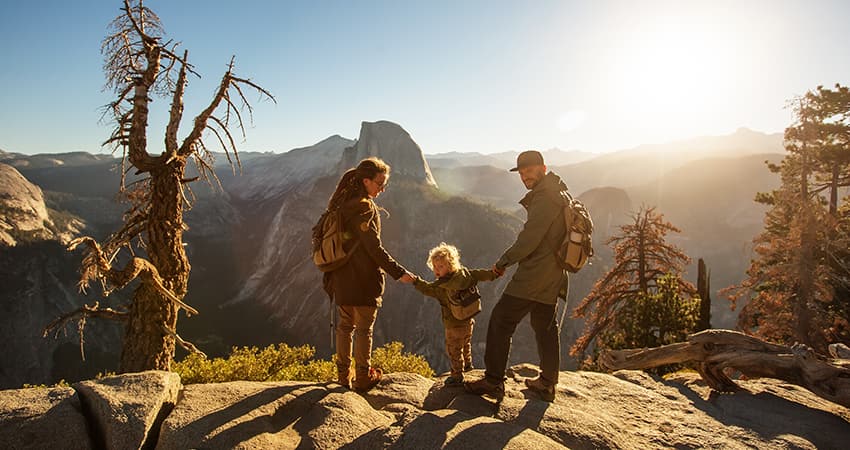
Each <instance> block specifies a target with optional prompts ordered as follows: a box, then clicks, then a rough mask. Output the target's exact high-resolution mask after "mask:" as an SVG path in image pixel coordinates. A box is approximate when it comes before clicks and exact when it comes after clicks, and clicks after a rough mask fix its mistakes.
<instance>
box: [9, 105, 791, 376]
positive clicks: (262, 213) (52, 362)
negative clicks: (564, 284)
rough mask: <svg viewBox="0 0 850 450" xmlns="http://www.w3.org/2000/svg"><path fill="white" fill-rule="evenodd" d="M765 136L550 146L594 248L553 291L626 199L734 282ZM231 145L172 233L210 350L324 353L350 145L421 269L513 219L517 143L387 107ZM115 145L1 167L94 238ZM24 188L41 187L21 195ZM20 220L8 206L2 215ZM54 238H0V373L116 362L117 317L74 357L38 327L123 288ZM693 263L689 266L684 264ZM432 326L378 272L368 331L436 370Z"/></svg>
mask: <svg viewBox="0 0 850 450" xmlns="http://www.w3.org/2000/svg"><path fill="white" fill-rule="evenodd" d="M781 152H782V148H781V136H780V135H766V134H762V133H757V132H753V131H750V130H745V129H742V130H738V131H737V132H736V133H734V134H732V135H729V136H722V137H712V138H700V139H694V140H689V141H681V142H678V143H671V144H665V145H658V146H642V147H638V148H635V149H631V150H628V151H621V152H614V153H610V154H604V155H598V156H593V155H589V154H586V153H580V152H562V151H559V150H550V151H547V152H544V155H545V157H546V158H547V160H550V161H552V163H551V164H549V167H550V169H552V170H554V171H555V172H557V173H559V174H560V175H561V176H562V177H563V178H564V179H565V180H566V182H567V184H568V186H569V187H570V190H571V191H572V192H573V194H574V195H576V196H578V197H579V198H580V199H582V200H583V201H584V202H585V203H586V204H587V206H588V208H589V210H590V211H591V214H592V215H593V217H594V220H595V223H596V232H595V235H594V239H595V243H596V250H597V256H595V257H594V259H593V261H592V265H591V266H589V267H587V268H586V269H584V270H583V271H582V272H581V273H579V274H577V275H575V276H573V278H572V282H571V295H570V303H569V308H570V309H571V308H572V307H573V306H574V305H575V304H577V303H578V302H579V301H580V300H581V298H583V296H584V295H586V293H587V292H589V290H590V288H591V286H592V285H593V283H594V282H595V280H596V279H597V278H598V277H600V276H601V275H603V274H604V273H605V271H607V269H608V268H609V267H610V264H611V261H612V255H611V251H610V249H608V248H607V247H606V246H605V245H604V242H605V240H606V238H607V237H609V236H611V235H613V234H615V233H616V232H617V231H618V226H620V225H622V224H624V223H626V222H628V221H629V220H630V218H629V216H630V214H632V213H634V212H635V211H636V209H637V208H638V207H639V206H640V205H641V204H647V205H656V206H657V207H658V209H659V211H660V212H662V213H664V214H665V217H666V218H667V219H668V220H670V221H672V222H673V223H674V224H675V225H677V226H679V227H680V228H682V233H681V234H678V235H672V236H671V240H672V241H673V242H674V243H676V244H677V245H680V246H682V247H683V248H684V249H685V251H686V252H687V253H688V254H689V255H690V256H692V257H693V258H694V259H696V258H699V257H702V258H705V260H706V262H707V264H708V266H709V268H710V269H711V270H712V289H713V290H715V291H716V290H718V289H720V288H723V287H725V286H727V285H729V284H732V283H735V282H739V281H740V280H741V279H742V277H743V275H744V270H745V269H746V266H747V265H748V263H749V259H750V253H751V252H750V245H751V244H750V242H751V240H752V238H753V236H755V234H756V233H758V231H759V230H760V229H761V218H762V217H763V213H764V209H763V207H762V206H760V205H758V204H756V203H754V202H753V201H752V199H753V197H754V196H755V194H756V192H759V191H766V190H770V189H772V188H774V187H775V186H776V185H777V184H778V180H777V179H776V177H775V175H773V174H771V173H770V172H769V171H768V170H767V169H766V168H765V166H764V161H765V160H769V161H773V162H776V161H778V160H780V159H781V158H782V154H781ZM240 155H241V158H240V159H241V161H242V167H241V174H240V173H239V172H240V171H239V170H237V171H235V173H234V172H233V171H231V170H230V169H229V167H228V166H227V165H226V159H225V158H224V157H223V156H224V155H220V156H221V157H219V158H217V168H218V174H219V178H220V179H221V183H222V187H223V189H217V188H211V187H209V186H206V185H202V184H199V183H198V184H197V185H195V186H192V188H193V189H192V193H193V194H194V198H195V201H194V205H193V207H192V209H191V210H189V211H188V212H187V214H186V221H187V224H188V226H189V230H188V231H187V232H186V233H185V235H184V238H185V241H186V248H187V253H188V255H189V258H190V262H191V264H192V272H191V276H190V282H189V293H188V295H187V297H186V301H187V303H189V304H190V305H192V306H194V307H195V308H197V309H198V310H200V312H201V314H200V315H198V316H195V317H192V318H189V319H186V318H182V319H181V320H180V322H179V324H178V331H179V332H180V334H181V336H182V337H183V338H185V339H187V340H190V341H193V342H194V343H195V344H197V345H198V346H199V347H201V348H202V349H203V350H204V351H206V352H207V353H208V354H210V355H211V356H218V355H223V354H226V353H227V352H228V350H229V348H230V347H231V346H234V345H268V344H271V343H276V342H281V341H284V342H287V343H289V344H291V345H299V344H310V345H313V346H315V347H316V349H317V354H318V356H322V357H326V356H329V355H330V354H331V353H332V348H331V329H330V327H331V315H330V313H329V312H330V311H331V309H330V305H329V302H328V300H327V297H326V296H325V294H324V293H323V291H322V289H321V275H320V273H319V272H318V271H317V270H316V269H315V267H313V266H312V263H311V262H310V260H309V237H308V236H309V235H310V228H311V227H312V225H313V224H314V223H315V221H316V219H317V217H318V216H319V215H320V213H321V212H322V210H323V209H324V207H325V204H326V202H327V199H328V197H329V196H330V194H331V192H332V191H333V189H334V187H335V184H336V181H337V180H338V179H339V177H340V175H341V174H342V173H343V172H344V171H345V170H346V169H347V168H349V167H352V166H353V165H355V164H356V163H357V161H359V160H360V159H362V158H363V157H366V156H379V157H381V158H383V159H385V160H386V161H387V162H388V163H389V164H390V165H391V166H392V167H393V170H392V176H391V181H390V184H389V188H388V190H387V191H386V192H385V193H384V194H382V195H381V196H380V197H379V198H378V203H379V204H380V205H381V206H382V207H383V208H385V209H386V210H387V211H388V215H387V216H385V217H384V218H383V224H384V233H383V240H384V244H385V246H386V247H387V249H388V250H389V252H390V253H391V254H392V255H394V256H395V257H396V259H397V260H398V261H399V262H400V263H402V264H403V265H405V266H406V267H407V268H408V269H410V270H411V271H414V272H416V273H418V274H420V275H421V276H423V277H424V278H431V277H432V276H433V275H429V271H428V269H427V267H426V266H425V259H426V257H427V252H428V250H429V249H430V248H431V247H433V246H435V245H437V244H438V243H439V242H441V241H446V242H450V243H453V244H455V245H457V246H458V247H459V248H460V249H461V252H462V261H463V263H464V264H465V265H467V266H468V267H490V266H491V265H492V263H493V262H494V261H495V260H496V259H497V258H498V256H499V255H500V254H501V252H502V251H504V249H505V248H507V247H508V246H509V245H510V244H511V242H513V239H514V238H515V236H516V234H517V233H518V231H519V230H520V228H521V226H522V222H523V219H524V212H523V211H522V209H521V207H520V206H519V205H518V204H517V201H518V200H519V199H520V198H521V197H522V196H523V195H524V194H525V192H526V191H525V189H524V187H523V186H522V184H521V182H520V181H519V179H518V177H517V176H516V174H514V173H511V172H508V171H507V168H508V167H511V166H513V164H512V163H513V161H512V160H513V159H514V158H515V155H516V153H515V152H509V153H506V154H498V155H484V156H482V155H477V154H466V153H452V154H441V155H424V154H423V153H422V151H421V149H420V148H419V146H418V145H417V144H416V142H414V141H413V139H412V138H411V137H410V135H409V133H407V131H405V130H404V129H403V128H402V127H401V126H399V125H398V124H395V123H392V122H388V121H379V122H363V124H362V126H361V131H360V135H359V136H358V137H357V139H347V138H344V137H341V136H338V135H334V136H330V137H328V138H326V139H323V140H321V141H319V142H318V143H317V144H315V145H313V146H310V147H305V148H299V149H294V150H291V151H289V152H286V153H283V154H275V153H246V154H240ZM119 162H120V161H119V160H118V159H117V158H113V157H111V156H106V155H90V154H86V153H64V154H62V153H60V154H52V155H33V156H27V155H20V154H15V153H8V152H3V153H0V167H5V168H4V169H3V170H4V171H5V172H8V173H11V171H15V173H18V174H19V175H20V176H21V178H22V179H25V180H26V181H27V183H29V184H31V185H33V186H34V187H37V188H38V189H40V190H41V191H42V192H43V195H42V199H41V200H40V202H41V204H43V205H44V208H45V209H44V211H46V214H47V216H46V219H47V221H50V222H52V223H54V224H56V223H61V224H72V225H73V228H72V229H69V230H72V231H73V232H72V233H70V235H76V234H88V235H92V236H94V237H96V238H99V239H102V238H103V237H105V236H107V235H108V234H109V233H110V232H112V231H115V230H116V229H117V228H118V226H119V223H120V220H121V213H122V211H123V208H124V206H125V205H123V204H121V203H120V202H119V200H118V199H117V198H116V192H117V188H118V183H119V179H120V168H119V167H120V165H119ZM4 165H5V166H4ZM0 173H2V172H0ZM27 189H29V188H27ZM24 191H25V189H24V188H18V189H15V192H19V193H24ZM27 192H28V191H27ZM31 197H32V199H31V200H32V201H33V202H35V204H37V203H39V200H38V199H37V198H36V197H37V196H36V195H34V194H33V195H32V196H31ZM27 198H29V197H27ZM4 202H5V203H4ZM7 203H8V199H7V197H5V196H4V197H2V198H0V206H2V205H3V204H7ZM7 217H8V216H7V215H5V214H4V219H6V218H7ZM47 221H45V220H42V223H47ZM22 226H23V225H22V224H20V223H11V224H9V225H8V228H9V229H12V230H17V229H18V228H20V227H22ZM16 227H17V228H16ZM53 227H54V228H56V227H57V226H56V225H53ZM59 234H60V235H61V234H62V233H59ZM66 234H67V233H66ZM65 240H66V238H62V237H60V236H59V235H57V234H56V233H54V234H53V235H50V236H47V235H45V236H43V237H39V238H38V239H36V240H34V241H31V242H30V241H28V242H24V243H19V242H17V241H16V243H15V244H14V245H11V244H10V243H7V244H6V245H5V246H4V247H2V248H0V276H1V277H3V278H4V279H5V280H6V281H4V283H3V288H2V291H0V304H2V305H3V306H4V311H5V312H6V314H4V316H3V318H2V320H3V322H4V325H3V330H9V331H8V332H4V333H3V335H4V337H6V338H7V339H13V342H15V345H13V347H12V350H11V351H9V352H7V353H5V354H4V356H3V357H2V364H0V367H3V371H2V373H0V387H18V386H20V385H21V384H22V383H25V382H26V383H47V382H54V381H55V380H58V379H60V378H65V379H71V380H73V379H83V378H85V377H91V376H92V375H94V374H96V373H97V372H101V371H105V370H114V369H115V365H116V364H117V353H118V352H119V351H120V345H119V341H120V328H119V327H117V326H116V325H114V324H112V325H94V328H92V331H91V332H90V333H89V332H87V334H86V340H85V346H84V348H85V350H86V353H87V360H88V361H89V362H88V363H83V362H81V361H80V358H79V343H78V337H77V335H76V334H77V332H76V327H72V326H69V327H68V335H67V336H60V339H58V340H51V339H43V338H42V337H41V335H40V329H41V328H42V327H43V326H44V325H46V324H47V323H48V322H49V321H50V320H52V319H54V318H55V317H56V316H57V315H58V314H60V313H61V312H66V311H69V310H71V309H74V308H76V307H78V306H79V305H81V304H83V303H91V302H93V301H100V302H101V303H102V304H109V305H111V306H118V305H119V304H120V303H121V301H126V299H127V298H128V296H129V293H130V292H131V288H128V289H126V290H125V292H122V293H117V294H113V296H114V297H115V298H114V299H113V298H112V296H111V297H110V298H101V296H100V295H99V294H98V292H97V291H91V292H89V294H88V295H87V296H83V295H81V294H78V293H76V292H75V288H74V285H75V282H76V273H75V272H76V270H77V268H78V264H79V258H80V255H79V253H73V254H68V253H66V252H63V251H62V243H63V242H65ZM692 267H695V264H692ZM694 271H695V269H690V270H689V272H688V276H689V278H690V279H692V280H693V279H695V276H696V275H695V273H694ZM509 275H510V272H509V273H508V276H509ZM12 280H14V283H12V282H11V281H12ZM507 280H508V277H503V278H501V279H499V280H497V281H495V282H492V283H484V284H482V285H481V288H482V296H483V299H484V311H483V312H482V313H481V314H480V315H479V316H478V318H477V326H476V330H475V333H474V336H473V342H474V348H473V354H474V357H475V364H476V365H478V366H481V365H482V358H483V350H484V338H485V335H486V324H487V320H488V319H489V314H490V311H491V310H492V307H493V305H494V304H495V301H496V299H497V298H498V295H499V294H500V292H501V290H502V289H503V288H504V285H505V284H506V282H507ZM713 297H714V299H715V300H714V304H713V305H712V314H713V317H714V322H713V324H714V325H715V326H725V327H732V326H734V319H735V313H734V312H732V311H730V310H729V308H728V306H726V304H725V302H724V301H723V300H722V299H719V297H718V296H717V295H714V296H713ZM563 308H564V306H563V305H561V306H560V307H559V310H560V311H562V310H563ZM92 322H95V321H90V326H92ZM580 326H581V322H580V321H577V320H567V321H566V322H565V324H564V327H563V331H562V336H561V338H562V348H563V349H564V352H565V351H566V348H568V347H569V345H570V344H571V342H572V341H573V340H574V339H575V338H576V337H577V336H578V334H579V333H580V331H581V330H580ZM442 333H443V331H442V328H441V322H440V317H439V306H438V304H437V303H436V302H435V301H433V300H432V299H428V298H424V297H423V296H421V295H419V294H418V293H416V292H415V291H414V290H413V289H411V288H410V287H408V286H405V285H401V284H400V283H396V282H393V281H391V280H390V281H388V285H387V290H386V293H385V301H384V307H383V308H382V310H381V312H380V313H379V315H378V322H377V324H376V328H375V341H376V342H375V344H376V345H381V344H382V343H384V342H387V341H401V342H402V343H404V345H405V349H406V350H407V351H412V352H415V353H419V354H422V355H424V356H425V357H426V358H427V359H428V361H429V363H430V364H431V365H432V366H433V367H435V368H436V369H437V370H444V369H446V368H447V364H446V361H445V357H444V355H443V342H442V339H443V338H442ZM13 335H14V336H13ZM535 348H536V347H535V344H534V339H533V335H532V333H531V330H530V327H529V326H528V324H527V323H523V324H521V326H520V327H519V329H518V331H517V335H516V336H515V339H514V347H513V352H512V355H511V357H512V361H514V362H525V361H530V362H534V361H536V350H535ZM27 355H30V356H27ZM565 355H566V353H565ZM562 359H563V360H564V368H572V367H575V362H574V361H572V360H570V359H569V358H566V357H564V358H562Z"/></svg>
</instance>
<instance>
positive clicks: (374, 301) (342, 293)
mask: <svg viewBox="0 0 850 450" xmlns="http://www.w3.org/2000/svg"><path fill="white" fill-rule="evenodd" d="M389 179H390V166H389V165H388V164H387V163H385V162H384V161H382V160H381V159H379V158H374V157H373V158H367V159H364V160H363V161H360V164H358V165H357V167H355V168H353V169H349V170H348V171H347V172H345V174H344V175H343V176H342V178H341V179H340V180H339V183H338V184H337V187H336V190H335V191H334V193H333V195H332V196H331V199H330V201H329V202H328V210H329V211H334V210H336V209H337V208H339V210H340V213H341V216H342V221H343V223H344V227H345V230H346V232H347V233H346V235H347V236H350V237H349V239H348V240H347V241H345V242H344V243H343V246H344V247H345V249H346V250H347V251H348V250H351V249H353V253H352V254H351V257H350V258H349V260H348V262H346V263H345V264H344V265H343V266H342V267H340V268H339V269H336V270H334V271H332V272H326V273H325V276H324V285H325V290H326V291H327V292H328V295H330V296H331V298H332V299H333V300H334V302H335V303H336V305H337V312H338V313H339V323H338V324H337V327H336V364H337V381H338V382H339V384H341V385H343V386H346V387H349V388H351V387H352V386H353V388H354V389H355V390H357V391H367V390H369V389H371V388H372V387H374V386H375V385H376V384H378V382H379V381H380V380H381V376H382V372H381V369H376V368H373V367H372V366H371V355H372V328H373V327H374V325H375V319H376V318H377V315H378V308H380V307H381V296H382V295H383V293H384V273H388V274H390V276H391V277H393V279H395V280H399V281H401V282H403V283H412V282H413V276H412V275H411V274H410V273H409V272H408V271H407V270H406V269H405V268H404V267H402V266H401V265H400V264H399V263H397V262H396V261H395V260H394V259H393V257H392V256H390V255H389V253H387V251H386V250H384V247H383V245H381V218H380V214H379V211H380V209H379V208H378V206H376V205H375V203H374V202H373V201H372V199H374V198H375V197H377V196H378V195H380V194H381V192H383V191H384V189H386V187H387V182H388V181H389ZM352 334H353V337H354V341H353V344H354V361H355V364H356V366H355V373H354V375H355V376H354V380H353V381H352V380H351V356H352Z"/></svg>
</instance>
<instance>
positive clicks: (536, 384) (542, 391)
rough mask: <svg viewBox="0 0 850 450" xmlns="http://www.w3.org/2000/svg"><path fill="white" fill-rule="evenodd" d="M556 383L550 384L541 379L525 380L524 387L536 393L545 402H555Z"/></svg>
mask: <svg viewBox="0 0 850 450" xmlns="http://www.w3.org/2000/svg"><path fill="white" fill-rule="evenodd" d="M556 385H557V383H552V382H549V381H546V380H545V379H543V377H537V378H526V380H525V386H526V387H527V388H529V389H531V390H532V391H534V392H536V393H537V394H538V395H539V396H540V398H541V399H543V400H544V401H547V402H554V401H555V386H556Z"/></svg>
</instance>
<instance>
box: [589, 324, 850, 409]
mask: <svg viewBox="0 0 850 450" xmlns="http://www.w3.org/2000/svg"><path fill="white" fill-rule="evenodd" d="M688 361H695V362H697V363H699V367H698V371H699V374H700V376H701V377H702V379H703V380H704V381H705V382H706V384H708V386H709V387H711V388H712V389H714V390H716V391H720V392H733V391H737V390H740V389H741V388H740V387H739V386H738V385H737V384H735V382H733V381H732V380H731V379H730V378H729V377H728V376H727V375H726V373H727V370H729V369H732V370H737V371H739V372H741V373H742V374H743V375H745V376H747V377H750V378H761V377H767V378H777V379H780V380H784V381H787V382H789V383H793V384H796V385H798V386H802V387H804V388H806V389H808V390H810V391H812V392H813V393H815V394H816V395H818V396H820V397H823V398H825V399H827V400H829V401H831V402H834V403H837V404H839V405H842V406H846V407H850V361H848V360H830V359H827V358H826V357H823V356H820V355H818V354H817V353H815V352H814V351H812V349H811V348H809V347H807V346H805V345H799V344H797V345H794V346H793V347H787V346H784V345H776V344H771V343H769V342H765V341H762V340H760V339H756V338H754V337H752V336H747V335H745V334H743V333H739V332H737V331H731V330H706V331H701V332H699V333H696V334H692V335H690V336H689V337H688V341H687V342H681V343H677V344H670V345H664V346H661V347H655V348H650V349H630V350H610V351H607V352H603V353H602V355H600V357H599V362H600V364H601V365H602V366H603V367H605V368H606V369H608V370H619V369H647V368H650V367H657V366H663V365H667V364H676V363H684V362H688Z"/></svg>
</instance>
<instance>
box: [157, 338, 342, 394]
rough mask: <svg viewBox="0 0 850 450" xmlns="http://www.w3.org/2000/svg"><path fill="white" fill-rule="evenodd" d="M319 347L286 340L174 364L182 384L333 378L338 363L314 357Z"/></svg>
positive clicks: (190, 358)
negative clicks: (266, 345) (290, 343)
mask: <svg viewBox="0 0 850 450" xmlns="http://www.w3.org/2000/svg"><path fill="white" fill-rule="evenodd" d="M315 353H316V350H315V349H314V348H313V347H312V346H309V345H303V346H300V347H290V346H288V345H286V344H278V345H276V346H275V345H270V346H268V347H266V348H264V349H259V348H257V347H234V348H233V349H232V350H231V352H230V356H228V357H227V358H214V359H212V360H210V359H207V358H205V357H203V356H201V355H199V354H197V353H193V354H190V355H188V356H186V358H184V359H183V360H182V361H180V362H177V363H174V364H172V369H171V370H173V371H174V372H177V374H179V375H180V379H181V380H182V382H183V384H193V383H223V382H226V381H237V380H245V381H330V380H332V379H334V378H335V376H336V366H335V365H334V364H333V363H332V362H330V361H327V360H313V359H312V358H313V355H314V354H315Z"/></svg>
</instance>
